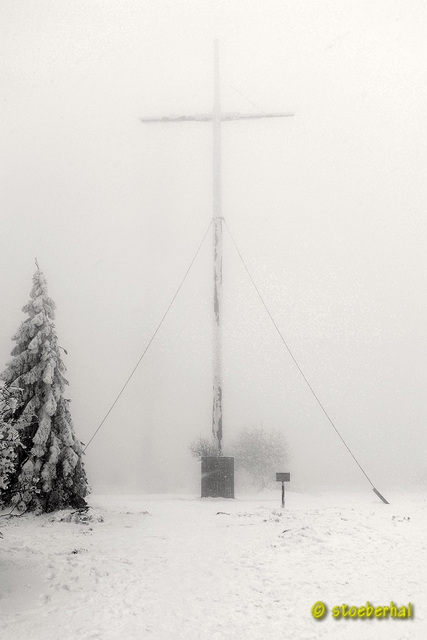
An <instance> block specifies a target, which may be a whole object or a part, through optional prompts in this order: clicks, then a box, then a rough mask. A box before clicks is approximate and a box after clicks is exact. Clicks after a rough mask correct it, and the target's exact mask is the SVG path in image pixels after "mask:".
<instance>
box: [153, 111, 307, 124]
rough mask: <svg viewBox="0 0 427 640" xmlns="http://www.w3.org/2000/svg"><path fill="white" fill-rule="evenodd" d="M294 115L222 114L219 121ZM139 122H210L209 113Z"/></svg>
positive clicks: (290, 114)
mask: <svg viewBox="0 0 427 640" xmlns="http://www.w3.org/2000/svg"><path fill="white" fill-rule="evenodd" d="M293 115H295V114H294V113H253V114H250V113H249V114H247V113H223V114H222V115H221V121H222V122H227V121H230V120H258V119H260V118H289V117H291V116H293ZM140 120H141V122H212V120H213V116H212V114H211V113H200V114H198V115H194V116H191V115H190V116H164V117H162V118H140Z"/></svg>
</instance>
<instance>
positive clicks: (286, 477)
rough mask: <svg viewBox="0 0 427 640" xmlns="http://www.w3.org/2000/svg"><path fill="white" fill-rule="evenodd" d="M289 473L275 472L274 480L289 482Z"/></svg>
mask: <svg viewBox="0 0 427 640" xmlns="http://www.w3.org/2000/svg"><path fill="white" fill-rule="evenodd" d="M290 480H291V474H290V473H276V482H290Z"/></svg>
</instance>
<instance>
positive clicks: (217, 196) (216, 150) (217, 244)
mask: <svg viewBox="0 0 427 640" xmlns="http://www.w3.org/2000/svg"><path fill="white" fill-rule="evenodd" d="M214 49H215V74H214V75H215V77H214V108H213V118H212V126H213V131H212V133H213V162H212V165H213V245H214V246H213V262H214V264H213V279H214V292H213V295H214V298H213V400H212V433H213V436H214V438H215V439H216V441H217V443H218V455H221V454H222V313H221V312H222V194H221V103H220V81H219V47H218V40H215V42H214Z"/></svg>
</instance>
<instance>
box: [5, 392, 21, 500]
mask: <svg viewBox="0 0 427 640" xmlns="http://www.w3.org/2000/svg"><path fill="white" fill-rule="evenodd" d="M17 406H18V404H17V400H16V392H15V390H14V389H12V390H11V389H10V388H9V387H6V386H5V385H3V386H0V491H1V490H3V491H4V490H6V489H7V488H8V486H9V484H10V478H11V477H12V475H13V474H14V472H15V469H16V465H17V459H18V450H19V447H20V446H21V445H20V441H19V434H18V432H17V431H16V429H15V428H14V426H13V421H14V413H15V411H16V408H17Z"/></svg>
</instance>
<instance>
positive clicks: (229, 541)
mask: <svg viewBox="0 0 427 640" xmlns="http://www.w3.org/2000/svg"><path fill="white" fill-rule="evenodd" d="M387 497H388V498H389V499H390V501H391V502H392V504H390V505H389V506H387V505H384V504H382V503H381V502H380V501H379V500H378V499H377V498H376V497H375V495H374V494H373V493H371V492H370V491H367V492H366V493H364V494H350V493H347V494H345V493H342V494H339V493H335V494H325V495H319V496H315V495H302V494H298V493H293V492H288V493H287V500H286V508H285V510H284V511H282V509H281V507H280V485H279V489H278V490H277V491H276V492H274V493H263V494H255V495H251V496H243V497H240V498H238V499H236V500H233V501H232V500H220V499H215V500H209V499H208V500H206V499H204V500H201V499H199V498H195V497H192V496H170V495H168V496H92V497H91V500H90V502H91V505H92V507H93V509H92V510H91V511H90V514H91V519H90V521H89V522H86V523H85V522H66V521H61V518H63V517H64V516H66V515H67V514H68V515H69V513H70V512H61V513H59V514H58V513H57V514H54V515H52V514H48V515H42V516H38V517H37V516H32V515H29V516H24V517H19V518H2V519H1V520H0V529H1V531H2V532H3V539H2V540H0V580H1V584H0V588H1V593H0V596H1V598H0V612H1V630H0V637H1V639H2V640H58V639H61V640H74V639H80V638H81V639H95V638H96V639H102V640H107V639H116V638H117V639H119V638H125V639H134V638H135V639H137V638H138V639H141V638H142V639H144V638H147V639H153V640H156V639H159V640H163V639H169V638H171V639H174V640H175V639H176V640H178V639H185V640H196V639H200V640H216V639H218V640H219V639H223V638H224V639H231V638H233V639H234V638H236V639H242V638H243V639H244V640H250V639H254V640H264V639H265V640H266V639H268V638H271V639H274V640H282V639H285V638H292V639H296V640H303V639H304V638H310V639H311V638H357V639H361V640H370V639H376V638H381V639H386V638H387V639H403V638H408V640H409V639H412V638H420V639H421V638H423V639H424V638H427V552H426V546H427V535H426V530H427V526H426V525H427V510H426V507H427V493H408V494H403V493H401V494H391V495H389V494H387ZM317 601H322V602H324V603H325V604H326V605H327V607H328V613H327V614H326V616H325V618H324V619H323V620H315V619H314V618H313V617H312V615H311V608H312V606H313V605H314V603H315V602H317ZM367 601H369V602H370V604H372V605H373V606H374V607H378V606H389V605H390V601H393V602H394V603H395V604H396V605H397V606H398V607H401V606H403V605H405V606H406V605H407V604H408V602H411V604H412V610H413V619H411V620H408V619H401V620H400V619H382V618H381V619H375V618H371V619H366V618H365V619H350V618H345V619H343V618H341V619H334V618H332V615H331V610H332V607H334V606H336V605H342V604H347V605H349V606H351V605H354V606H358V607H360V606H366V602H367Z"/></svg>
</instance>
